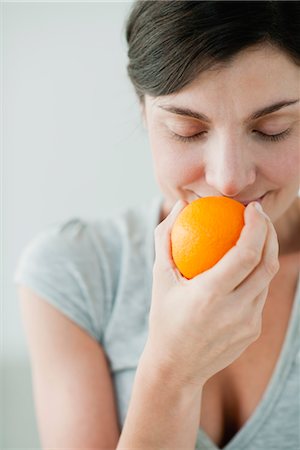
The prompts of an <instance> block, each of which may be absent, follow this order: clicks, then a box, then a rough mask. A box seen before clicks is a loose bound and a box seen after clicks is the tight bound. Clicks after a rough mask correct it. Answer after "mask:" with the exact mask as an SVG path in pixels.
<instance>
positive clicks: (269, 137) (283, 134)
mask: <svg viewBox="0 0 300 450" xmlns="http://www.w3.org/2000/svg"><path fill="white" fill-rule="evenodd" d="M205 133H206V131H201V132H200V133H197V134H194V135H193V136H181V135H180V134H176V133H173V132H171V134H172V136H173V137H174V138H175V139H176V140H178V141H180V142H193V141H197V140H198V139H201V138H202V137H203V136H204V134H205ZM253 133H257V134H258V135H259V138H260V139H262V140H264V141H271V142H278V141H280V140H282V139H284V138H286V137H287V136H288V134H289V133H290V128H288V129H286V130H284V131H282V132H281V133H278V134H265V133H262V132H261V131H257V130H253Z"/></svg>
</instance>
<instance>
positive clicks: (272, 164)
mask: <svg viewBox="0 0 300 450" xmlns="http://www.w3.org/2000/svg"><path fill="white" fill-rule="evenodd" d="M299 150H300V149H299V146H298V144H297V145H291V146H290V147H286V146H285V147H283V148H281V149H280V150H278V151H276V152H275V151H274V154H273V153H272V155H266V156H265V158H264V160H263V161H261V172H262V174H263V175H264V176H265V177H267V178H268V179H270V180H272V181H274V182H275V183H277V184H280V185H285V184H287V183H289V182H292V181H296V180H298V182H299V176H300V151H299ZM271 151H272V150H271Z"/></svg>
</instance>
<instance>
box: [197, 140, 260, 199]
mask: <svg viewBox="0 0 300 450" xmlns="http://www.w3.org/2000/svg"><path fill="white" fill-rule="evenodd" d="M210 150H211V151H210V152H208V154H207V157H206V166H205V178H206V183H207V184H208V185H210V186H211V187H212V191H218V192H219V193H220V194H221V195H223V196H226V197H235V196H237V195H238V194H239V193H240V192H243V191H244V190H245V188H247V186H249V185H251V184H253V183H254V182H255V179H256V167H255V163H254V161H253V160H252V159H251V157H250V156H249V154H248V150H247V149H245V148H244V149H243V147H242V146H241V145H239V146H238V145H236V144H234V143H232V142H231V143H230V142H227V143H226V142H223V143H220V142H219V145H218V146H215V147H214V149H210Z"/></svg>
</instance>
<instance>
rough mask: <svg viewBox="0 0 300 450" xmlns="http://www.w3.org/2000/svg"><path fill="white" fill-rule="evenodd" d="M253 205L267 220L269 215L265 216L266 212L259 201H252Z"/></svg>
mask: <svg viewBox="0 0 300 450" xmlns="http://www.w3.org/2000/svg"><path fill="white" fill-rule="evenodd" d="M253 206H254V208H255V209H256V210H257V211H259V212H260V214H262V215H263V216H264V217H265V218H266V219H267V220H270V217H269V216H267V214H266V213H265V212H264V210H263V208H262V206H261V204H260V203H258V202H254V203H253Z"/></svg>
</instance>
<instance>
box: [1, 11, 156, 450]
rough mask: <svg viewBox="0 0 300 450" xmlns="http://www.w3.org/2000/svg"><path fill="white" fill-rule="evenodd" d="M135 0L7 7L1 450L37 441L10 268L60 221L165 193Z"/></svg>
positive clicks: (3, 37)
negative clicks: (132, 20) (137, 50)
mask: <svg viewBox="0 0 300 450" xmlns="http://www.w3.org/2000/svg"><path fill="white" fill-rule="evenodd" d="M130 7H131V2H94V3H87V2H85V3H74V2H67V3H63V2H51V3H49V2H48V3H42V2H33V3H27V2H19V3H13V2H5V3H2V5H1V6H0V8H1V16H2V17H1V22H2V23H1V29H2V32H1V41H2V45H1V49H2V51H1V65H2V68H1V71H2V84H1V86H2V90H1V91H2V96H1V97H2V100H3V102H2V104H3V106H2V130H1V133H2V138H1V139H2V188H3V192H2V202H3V204H2V212H3V214H2V246H3V248H2V261H3V267H2V274H1V275H2V280H3V283H2V286H1V293H2V304H1V306H2V307H1V399H0V410H1V417H0V423H1V425H2V429H0V436H1V439H2V441H0V443H1V449H10V448H19V449H22V450H24V449H29V448H30V449H33V448H39V440H38V435H37V429H36V422H35V417H34V409H33V399H32V388H31V379H30V366H29V359H28V354H27V347H26V342H25V335H24V332H23V328H22V322H21V318H20V313H19V305H18V298H17V292H16V286H15V285H14V283H13V274H14V270H15V267H16V264H17V261H18V258H19V256H20V253H21V251H22V249H23V248H24V246H25V245H26V244H27V243H28V241H29V240H30V239H31V238H33V237H34V236H35V235H36V234H37V233H38V232H39V231H40V230H42V229H44V228H45V227H47V226H48V225H49V224H51V223H53V222H57V221H60V220H65V219H68V218H71V217H74V216H76V217H82V218H84V219H87V220H88V219H94V218H98V217H99V216H101V215H103V214H107V213H108V214H110V213H111V212H114V211H116V210H118V208H120V207H124V205H125V206H126V205H128V206H131V205H135V204H138V203H140V202H144V201H148V200H150V199H151V198H152V197H153V196H154V195H157V194H158V188H157V187H156V182H155V180H154V176H153V173H152V161H151V155H150V150H149V145H148V140H147V135H146V132H145V130H144V129H143V126H142V121H141V118H140V113H139V108H138V102H137V98H136V96H135V93H134V90H133V87H132V86H131V84H130V82H129V79H128V78H127V73H126V64H127V48H126V41H125V33H124V23H125V18H126V17H127V14H128V11H129V9H130Z"/></svg>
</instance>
